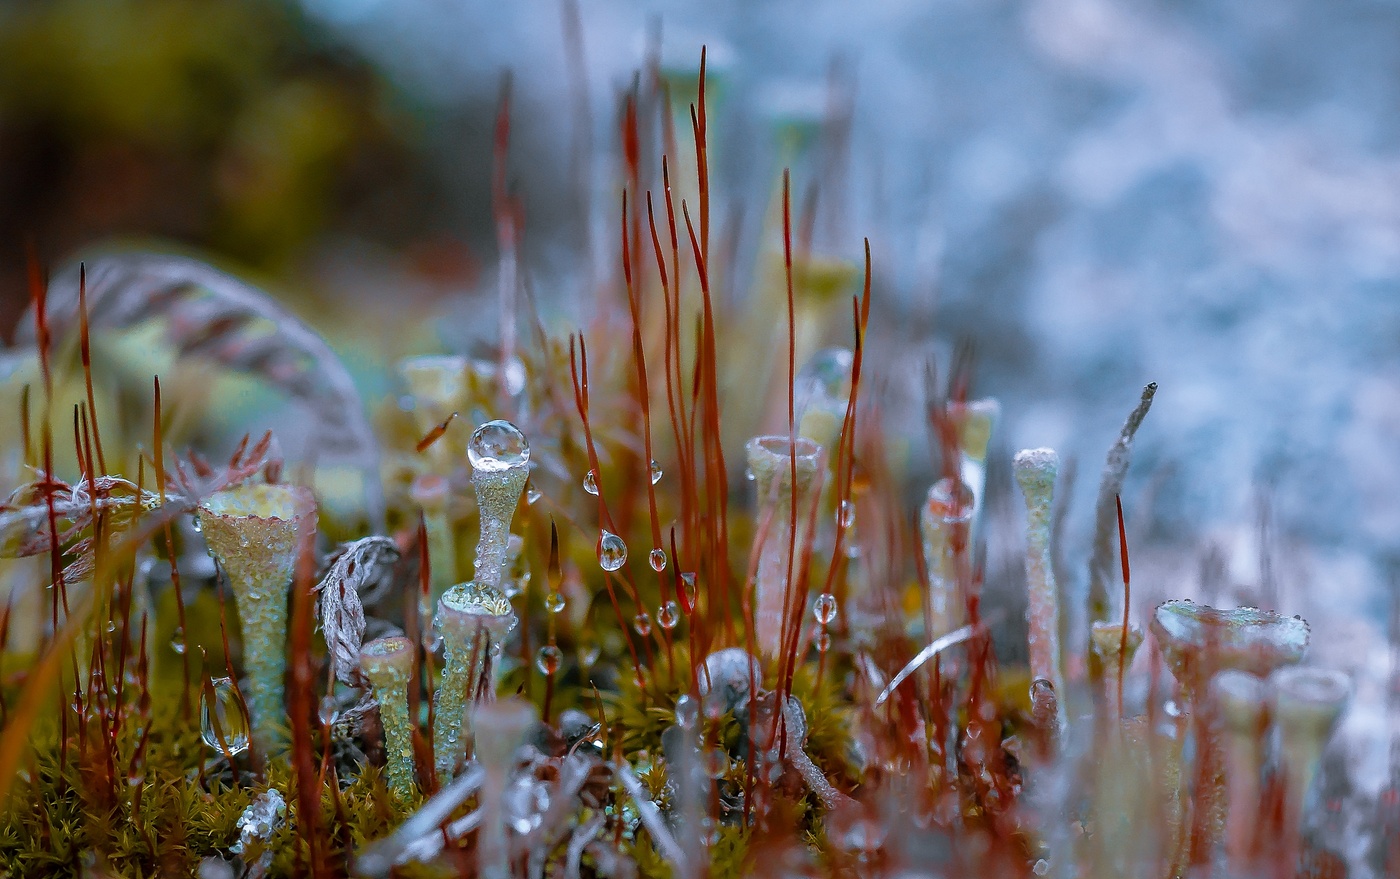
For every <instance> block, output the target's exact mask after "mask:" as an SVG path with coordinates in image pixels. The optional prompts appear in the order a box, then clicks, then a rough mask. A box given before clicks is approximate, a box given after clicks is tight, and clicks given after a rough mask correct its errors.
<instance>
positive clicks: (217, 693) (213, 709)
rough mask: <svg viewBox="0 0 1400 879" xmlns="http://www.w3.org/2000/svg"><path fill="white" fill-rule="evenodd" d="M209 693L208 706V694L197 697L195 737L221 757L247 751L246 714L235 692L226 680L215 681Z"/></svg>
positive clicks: (207, 692) (232, 685)
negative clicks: (211, 696)
mask: <svg viewBox="0 0 1400 879" xmlns="http://www.w3.org/2000/svg"><path fill="white" fill-rule="evenodd" d="M212 689H213V696H214V698H213V704H212V705H211V704H210V699H209V695H210V692H209V690H205V691H204V692H203V693H202V694H200V697H199V737H200V738H201V739H203V740H204V744H206V745H208V746H209V747H211V748H213V749H214V750H215V751H218V752H219V753H221V754H222V753H227V754H228V756H230V757H232V756H233V755H235V754H242V753H243V752H244V751H246V750H248V714H247V712H245V711H244V710H243V702H242V701H241V700H240V699H239V698H238V688H237V687H236V686H235V685H234V683H233V681H232V680H230V679H229V678H215V679H214V681H213V688H212ZM221 736H222V738H223V742H222V743H220V741H219V739H220V737H221ZM225 747H227V751H225Z"/></svg>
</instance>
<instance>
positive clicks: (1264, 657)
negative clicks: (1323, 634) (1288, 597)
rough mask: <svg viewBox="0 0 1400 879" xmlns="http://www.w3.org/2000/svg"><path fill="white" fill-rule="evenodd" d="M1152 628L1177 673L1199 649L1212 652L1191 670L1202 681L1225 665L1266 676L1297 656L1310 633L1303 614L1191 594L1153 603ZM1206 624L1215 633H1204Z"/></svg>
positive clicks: (1194, 659)
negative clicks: (1226, 604) (1222, 604)
mask: <svg viewBox="0 0 1400 879" xmlns="http://www.w3.org/2000/svg"><path fill="white" fill-rule="evenodd" d="M1151 628H1152V634H1153V635H1154V636H1155V637H1156V638H1157V641H1158V644H1159V645H1160V646H1161V649H1162V653H1163V655H1164V656H1165V657H1166V658H1167V661H1168V664H1169V665H1171V666H1172V672H1173V674H1176V675H1177V676H1178V679H1179V678H1180V675H1181V673H1182V672H1183V671H1186V670H1187V668H1188V666H1189V665H1191V664H1192V663H1199V662H1200V661H1201V660H1203V659H1206V658H1207V657H1206V656H1204V655H1201V654H1204V653H1205V652H1207V651H1209V652H1210V653H1211V654H1212V655H1211V656H1210V657H1209V658H1210V659H1211V661H1212V664H1211V665H1210V666H1202V667H1200V668H1198V669H1197V670H1196V671H1195V672H1194V673H1195V674H1197V675H1201V676H1202V677H1203V680H1202V683H1204V680H1208V679H1209V678H1210V677H1211V676H1213V675H1214V673H1215V672H1217V671H1220V670H1222V669H1226V668H1238V669H1242V670H1244V671H1249V672H1253V673H1254V674H1257V675H1260V676H1267V675H1268V674H1270V673H1271V672H1273V671H1274V670H1275V669H1278V668H1282V667H1283V666H1287V665H1293V664H1296V663H1298V662H1301V661H1302V659H1303V657H1304V656H1305V655H1306V654H1307V650H1308V645H1309V643H1310V641H1311V639H1312V629H1311V627H1309V626H1308V623H1307V621H1306V620H1304V619H1303V618H1302V617H1297V616H1292V617H1290V616H1285V615H1284V614H1281V613H1277V612H1275V611H1270V610H1261V609H1260V608H1257V607H1237V608H1229V609H1220V608H1215V607H1211V606H1210V605H1207V604H1200V603H1197V602H1194V601H1191V600H1190V599H1173V600H1171V601H1164V602H1162V603H1161V604H1159V605H1157V607H1156V608H1155V609H1154V610H1153V611H1152V618H1151ZM1208 630H1213V631H1214V632H1215V634H1216V637H1214V638H1212V637H1209V636H1207V634H1206V632H1207V631H1208ZM1188 654H1189V655H1188ZM1183 683H1186V682H1183Z"/></svg>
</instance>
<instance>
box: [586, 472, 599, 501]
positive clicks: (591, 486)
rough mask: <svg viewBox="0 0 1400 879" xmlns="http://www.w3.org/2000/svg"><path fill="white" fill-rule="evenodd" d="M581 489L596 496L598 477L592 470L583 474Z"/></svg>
mask: <svg viewBox="0 0 1400 879" xmlns="http://www.w3.org/2000/svg"><path fill="white" fill-rule="evenodd" d="M583 490H584V491H586V492H588V493H589V494H591V495H593V496H594V497H597V496H598V477H597V475H596V474H594V472H593V471H592V470H589V471H588V472H587V473H585V474H584V476H583Z"/></svg>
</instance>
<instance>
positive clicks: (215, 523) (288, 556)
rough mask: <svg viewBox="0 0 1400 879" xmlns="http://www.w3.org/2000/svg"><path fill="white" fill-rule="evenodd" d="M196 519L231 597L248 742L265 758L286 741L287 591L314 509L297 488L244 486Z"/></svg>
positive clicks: (220, 496)
mask: <svg viewBox="0 0 1400 879" xmlns="http://www.w3.org/2000/svg"><path fill="white" fill-rule="evenodd" d="M197 515H198V517H199V525H200V529H201V530H202V531H203V532H204V539H205V541H206V542H207V543H208V544H209V551H210V553H212V554H213V556H214V558H215V559H216V560H217V561H218V563H219V566H220V567H221V568H223V570H224V574H225V576H227V577H228V582H229V587H230V588H231V589H232V590H233V597H234V601H235V604H236V606H237V609H238V619H239V623H240V624H241V626H242V630H243V665H244V667H245V668H246V670H247V673H248V680H249V689H250V692H249V693H248V707H249V708H250V709H251V711H252V714H253V741H254V743H255V744H256V745H257V747H258V750H259V752H260V753H262V754H264V755H266V754H268V753H270V752H271V751H273V750H276V749H277V748H278V747H279V746H280V745H281V744H282V742H283V741H284V731H283V726H282V719H283V717H284V716H285V715H286V708H285V706H284V703H283V693H284V689H285V684H284V680H283V679H284V677H285V675H286V670H287V587H288V586H289V585H290V583H291V580H292V572H293V571H294V570H295V568H296V562H297V556H298V554H299V551H300V549H301V547H303V546H309V542H310V540H311V539H312V537H313V536H314V535H315V533H316V502H315V500H314V499H313V498H312V496H311V492H310V491H309V490H308V489H306V488H302V487H300V486H292V485H242V486H239V487H237V488H231V489H227V490H225V491H220V492H216V493H214V494H213V495H210V496H209V498H208V499H207V500H206V501H205V502H204V503H203V504H202V505H200V507H199V511H198V513H197Z"/></svg>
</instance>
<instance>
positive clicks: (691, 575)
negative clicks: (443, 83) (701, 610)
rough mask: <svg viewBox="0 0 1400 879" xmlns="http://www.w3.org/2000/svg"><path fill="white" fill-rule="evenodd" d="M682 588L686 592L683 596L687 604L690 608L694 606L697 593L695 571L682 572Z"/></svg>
mask: <svg viewBox="0 0 1400 879" xmlns="http://www.w3.org/2000/svg"><path fill="white" fill-rule="evenodd" d="M681 590H682V592H683V593H684V594H683V595H682V598H684V599H685V606H686V607H689V608H694V607H695V593H696V589H695V572H694V571H686V572H685V573H683V574H681Z"/></svg>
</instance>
